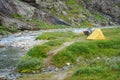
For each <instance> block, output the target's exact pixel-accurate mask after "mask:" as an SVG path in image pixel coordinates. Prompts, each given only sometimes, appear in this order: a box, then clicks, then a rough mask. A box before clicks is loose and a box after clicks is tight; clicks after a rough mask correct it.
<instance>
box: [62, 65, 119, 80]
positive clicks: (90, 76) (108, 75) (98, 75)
mask: <svg viewBox="0 0 120 80" xmlns="http://www.w3.org/2000/svg"><path fill="white" fill-rule="evenodd" d="M119 79H120V76H119V71H112V70H109V69H107V68H105V67H101V66H95V67H89V66H87V67H81V68H79V69H78V70H75V72H74V73H73V74H72V76H70V77H68V78H66V79H64V80H119Z"/></svg>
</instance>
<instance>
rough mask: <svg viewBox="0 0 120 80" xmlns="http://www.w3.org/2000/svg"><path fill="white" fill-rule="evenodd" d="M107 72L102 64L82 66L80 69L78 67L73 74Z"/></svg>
mask: <svg viewBox="0 0 120 80" xmlns="http://www.w3.org/2000/svg"><path fill="white" fill-rule="evenodd" d="M103 72H105V68H103V67H101V66H96V67H82V68H80V69H78V70H77V71H75V73H74V74H73V75H75V76H78V75H81V74H87V75H90V74H96V73H103Z"/></svg>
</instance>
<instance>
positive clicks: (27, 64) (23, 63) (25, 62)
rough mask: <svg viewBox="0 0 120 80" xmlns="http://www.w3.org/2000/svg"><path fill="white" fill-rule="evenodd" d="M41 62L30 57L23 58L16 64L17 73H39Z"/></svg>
mask: <svg viewBox="0 0 120 80" xmlns="http://www.w3.org/2000/svg"><path fill="white" fill-rule="evenodd" d="M42 65H43V64H42V60H40V59H38V58H33V57H30V56H24V57H22V59H21V60H20V61H19V63H18V64H17V71H18V72H20V73H31V72H32V71H33V70H34V71H38V72H40V68H42Z"/></svg>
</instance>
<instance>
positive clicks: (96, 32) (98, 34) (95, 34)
mask: <svg viewBox="0 0 120 80" xmlns="http://www.w3.org/2000/svg"><path fill="white" fill-rule="evenodd" d="M87 39H92V40H101V39H105V36H104V35H103V33H102V31H101V29H96V30H94V31H93V32H92V33H91V34H90V35H89V36H88V37H87Z"/></svg>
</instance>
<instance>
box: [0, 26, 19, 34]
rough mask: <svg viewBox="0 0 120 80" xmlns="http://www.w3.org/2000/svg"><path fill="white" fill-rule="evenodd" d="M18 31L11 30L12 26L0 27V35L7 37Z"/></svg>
mask: <svg viewBox="0 0 120 80" xmlns="http://www.w3.org/2000/svg"><path fill="white" fill-rule="evenodd" d="M18 31H19V30H17V29H15V28H13V27H12V26H10V27H6V26H0V34H1V35H7V34H10V33H15V32H18Z"/></svg>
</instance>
